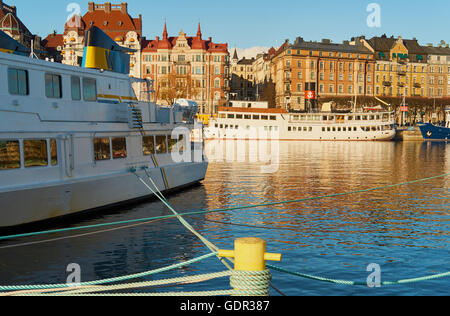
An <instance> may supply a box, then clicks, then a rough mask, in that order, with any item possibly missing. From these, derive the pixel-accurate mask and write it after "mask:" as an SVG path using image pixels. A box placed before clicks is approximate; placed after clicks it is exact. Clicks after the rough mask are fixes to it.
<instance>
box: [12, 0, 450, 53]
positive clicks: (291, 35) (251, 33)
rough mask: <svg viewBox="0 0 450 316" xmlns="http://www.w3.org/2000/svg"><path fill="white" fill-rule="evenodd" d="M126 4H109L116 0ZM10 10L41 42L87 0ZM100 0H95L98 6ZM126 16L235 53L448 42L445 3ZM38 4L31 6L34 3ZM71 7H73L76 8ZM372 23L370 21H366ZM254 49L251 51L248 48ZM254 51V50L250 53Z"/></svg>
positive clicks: (406, 0) (204, 7)
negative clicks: (365, 40)
mask: <svg viewBox="0 0 450 316" xmlns="http://www.w3.org/2000/svg"><path fill="white" fill-rule="evenodd" d="M122 1H126V0H118V1H111V0H110V2H112V3H113V4H114V3H120V2H122ZM4 2H5V3H6V4H9V5H15V6H16V7H17V9H18V15H19V17H20V18H21V20H22V21H23V22H24V23H25V25H27V27H28V28H29V29H30V31H31V32H32V33H34V34H37V35H39V36H41V37H43V38H45V37H46V36H47V34H49V33H51V32H53V30H56V31H57V32H59V33H62V32H63V31H64V24H65V21H66V19H67V17H68V16H69V15H70V14H72V12H74V11H73V10H68V8H69V5H70V4H71V3H76V4H78V5H79V7H80V9H81V13H82V14H84V13H85V12H86V11H87V5H88V1H73V0H72V1H65V0H39V1H30V0H14V1H13V0H4ZM103 2H106V1H103V0H102V1H99V3H103ZM127 2H128V10H129V13H130V14H131V16H133V17H138V15H139V14H142V16H143V35H144V36H146V37H147V38H154V37H155V36H158V35H159V36H161V34H162V31H163V26H164V21H167V27H168V32H169V35H170V36H177V35H178V33H179V32H180V30H183V31H184V32H185V33H187V35H188V36H189V35H195V34H196V33H197V25H198V22H199V21H200V22H201V25H202V32H203V38H208V37H210V36H211V37H212V38H213V41H214V42H217V43H228V45H229V48H230V51H231V50H233V49H234V48H240V49H248V48H254V47H262V48H266V47H272V46H273V47H278V46H280V45H281V44H282V43H283V42H284V41H285V40H286V39H289V40H290V41H291V42H293V41H294V40H295V38H296V37H298V36H301V37H303V38H304V39H305V40H308V41H309V40H313V41H315V40H317V41H320V40H321V39H322V38H327V39H331V40H332V41H333V42H335V43H340V42H342V41H343V40H350V38H351V37H354V36H359V35H365V36H366V37H372V36H380V35H382V34H387V35H388V36H391V35H394V36H396V37H397V36H399V35H401V36H402V37H403V38H407V39H412V38H414V37H415V38H417V39H418V40H419V43H420V44H422V45H426V44H428V43H433V44H437V43H439V42H440V41H441V40H445V41H446V42H450V34H449V32H448V30H450V19H449V18H448V15H449V13H450V1H447V0H427V1H423V0H420V1H419V0H389V1H387V0H378V1H376V2H375V1H374V0H371V1H366V0H341V1H336V0H315V1H313V0H258V1H257V0H228V1H217V0H193V1H186V0H183V1H182V0H171V1H161V0H128V1H127ZM37 3H38V4H39V5H36V4H37ZM372 3H376V4H377V5H378V8H379V12H380V15H379V16H380V20H379V21H380V25H379V26H380V27H376V26H374V25H372V26H369V25H368V23H367V19H368V17H369V16H371V17H373V16H374V15H373V14H375V11H373V10H370V11H367V7H368V5H369V4H372ZM75 7H76V6H75ZM371 21H375V20H373V19H372V20H371ZM253 50H254V49H250V51H253ZM257 50H258V49H257Z"/></svg>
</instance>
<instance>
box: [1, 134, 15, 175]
mask: <svg viewBox="0 0 450 316" xmlns="http://www.w3.org/2000/svg"><path fill="white" fill-rule="evenodd" d="M18 168H20V144H19V141H18V140H0V170H8V169H18Z"/></svg>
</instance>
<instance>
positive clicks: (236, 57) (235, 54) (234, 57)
mask: <svg viewBox="0 0 450 316" xmlns="http://www.w3.org/2000/svg"><path fill="white" fill-rule="evenodd" d="M233 59H235V60H239V58H238V54H237V49H236V48H235V49H234V55H233Z"/></svg>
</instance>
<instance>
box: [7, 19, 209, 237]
mask: <svg viewBox="0 0 450 316" xmlns="http://www.w3.org/2000/svg"><path fill="white" fill-rule="evenodd" d="M105 36H106V34H104V33H103V32H102V31H100V30H99V29H97V28H95V27H94V28H92V29H91V30H90V31H89V34H88V36H87V42H86V48H85V56H84V60H83V65H84V67H73V66H67V65H62V64H59V63H53V62H49V61H44V60H38V59H33V58H29V57H27V56H21V55H20V53H21V52H22V53H23V52H25V49H24V47H21V46H20V44H18V43H17V42H15V41H13V40H12V39H11V38H9V37H8V36H7V35H6V34H4V33H3V34H0V81H1V82H3V83H2V84H0V228H5V227H13V226H18V225H22V224H29V223H34V222H40V221H44V220H49V219H53V218H59V217H62V216H66V215H72V214H75V213H78V212H82V211H86V210H92V209H98V208H99V209H101V208H103V207H106V206H110V205H115V204H119V203H123V202H127V201H132V200H133V201H134V200H139V199H143V198H148V197H150V195H151V193H149V191H148V189H147V188H145V186H144V185H143V184H142V183H141V182H140V181H139V179H138V178H137V177H136V175H135V174H133V173H132V172H130V170H132V169H135V170H137V174H138V175H140V176H141V177H142V178H143V179H147V181H148V178H146V173H145V170H144V169H143V168H146V170H147V173H148V174H149V175H150V176H151V178H152V179H153V181H154V182H155V183H156V185H157V186H158V189H159V190H161V191H162V192H164V191H168V190H174V189H180V188H184V187H186V186H188V185H192V184H195V183H197V182H199V181H201V180H203V179H204V177H205V174H206V170H207V162H206V161H205V160H204V158H203V155H202V154H198V153H194V152H193V151H191V145H192V144H191V141H190V138H189V135H190V133H191V132H192V130H193V128H194V120H193V115H194V114H196V113H195V108H186V107H180V106H174V107H160V106H157V105H156V104H154V103H149V102H140V101H138V99H137V98H136V94H135V93H134V91H133V89H132V81H133V80H132V78H130V77H129V75H128V70H129V55H128V54H126V53H125V52H124V49H122V48H121V47H120V46H118V45H117V44H115V43H114V42H112V40H111V39H110V38H105ZM125 51H126V49H125ZM127 57H128V58H127ZM174 130H175V131H177V132H174ZM183 131H186V132H185V133H183ZM174 153H175V154H177V155H174ZM175 156H176V157H178V156H180V157H181V156H182V157H187V156H189V157H188V158H187V159H184V160H181V159H180V160H179V159H178V158H176V159H175V158H174V157H175ZM194 156H195V157H194ZM194 158H195V159H194Z"/></svg>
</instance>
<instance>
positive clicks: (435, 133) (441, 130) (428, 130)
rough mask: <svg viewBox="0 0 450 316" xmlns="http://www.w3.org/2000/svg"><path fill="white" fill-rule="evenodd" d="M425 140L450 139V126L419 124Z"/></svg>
mask: <svg viewBox="0 0 450 316" xmlns="http://www.w3.org/2000/svg"><path fill="white" fill-rule="evenodd" d="M419 127H420V131H421V132H422V135H423V138H424V139H425V141H449V140H450V128H447V127H441V126H436V125H433V124H424V125H421V126H419Z"/></svg>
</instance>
